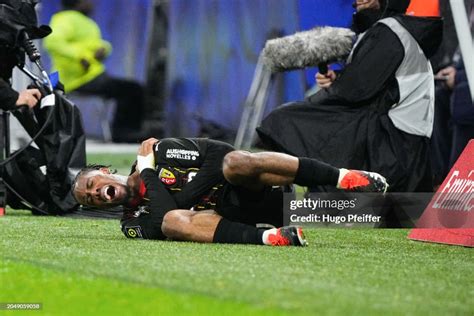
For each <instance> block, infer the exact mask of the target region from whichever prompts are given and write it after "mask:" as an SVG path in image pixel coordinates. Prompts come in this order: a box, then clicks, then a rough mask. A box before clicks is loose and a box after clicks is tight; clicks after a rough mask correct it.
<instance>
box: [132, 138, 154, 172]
mask: <svg viewBox="0 0 474 316" xmlns="http://www.w3.org/2000/svg"><path fill="white" fill-rule="evenodd" d="M157 142H158V139H156V138H148V139H147V140H145V141H143V142H142V144H141V145H140V148H138V155H137V169H138V172H140V173H141V172H142V171H143V170H145V169H147V168H150V169H155V154H154V150H153V147H154V145H155V144H156V143H157Z"/></svg>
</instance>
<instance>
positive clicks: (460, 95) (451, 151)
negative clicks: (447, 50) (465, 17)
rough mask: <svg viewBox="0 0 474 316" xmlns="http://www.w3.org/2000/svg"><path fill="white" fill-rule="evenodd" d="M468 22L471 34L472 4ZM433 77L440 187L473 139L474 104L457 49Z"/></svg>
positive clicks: (434, 145) (436, 170)
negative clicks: (447, 64)
mask: <svg viewBox="0 0 474 316" xmlns="http://www.w3.org/2000/svg"><path fill="white" fill-rule="evenodd" d="M470 22H471V32H472V33H473V34H474V5H472V7H471V9H470ZM435 78H436V79H437V84H436V102H435V119H434V127H433V136H432V138H431V150H432V157H433V159H432V168H433V176H434V182H435V184H441V183H442V182H443V180H444V178H445V177H446V176H447V174H448V172H449V170H450V169H451V168H452V166H453V165H454V163H455V162H456V160H457V159H458V157H459V155H460V154H461V152H462V150H463V149H464V147H465V146H466V145H467V143H468V142H469V140H470V139H473V138H474V104H473V103H472V98H471V94H470V91H469V84H468V82H467V76H466V71H465V69H464V63H463V61H462V58H461V54H460V52H459V49H458V50H457V51H456V53H455V54H454V57H453V62H452V64H451V65H450V66H448V67H445V68H443V69H441V70H440V71H439V72H438V73H437V75H436V77H435Z"/></svg>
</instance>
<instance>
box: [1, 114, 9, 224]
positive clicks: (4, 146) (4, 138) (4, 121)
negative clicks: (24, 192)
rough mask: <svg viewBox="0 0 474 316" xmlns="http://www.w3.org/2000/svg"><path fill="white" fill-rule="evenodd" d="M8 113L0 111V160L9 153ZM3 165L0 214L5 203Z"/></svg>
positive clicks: (3, 211) (3, 210)
mask: <svg viewBox="0 0 474 316" xmlns="http://www.w3.org/2000/svg"><path fill="white" fill-rule="evenodd" d="M9 114H10V113H8V112H4V111H0V116H1V117H0V162H1V161H4V160H5V158H7V156H8V153H9V150H10V149H9V147H10V141H9V133H8V129H9ZM3 172H4V168H3V166H0V216H3V215H5V208H6V205H7V188H6V187H5V184H4V183H3Z"/></svg>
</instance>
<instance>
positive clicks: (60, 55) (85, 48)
mask: <svg viewBox="0 0 474 316" xmlns="http://www.w3.org/2000/svg"><path fill="white" fill-rule="evenodd" d="M62 5H63V9H64V10H63V11H60V12H58V13H56V14H55V15H53V17H52V18H51V22H50V26H51V28H52V29H53V33H52V34H51V35H50V36H49V37H48V38H47V39H45V41H44V45H45V47H46V49H47V50H48V52H49V54H50V55H51V59H52V62H53V68H54V69H55V70H57V71H59V74H60V78H61V81H62V83H63V84H64V86H65V89H66V92H71V91H74V90H75V91H78V92H81V93H85V94H93V95H99V96H103V97H105V98H113V99H115V100H116V101H117V110H116V113H115V117H114V120H113V123H112V138H113V140H114V141H117V142H122V141H137V140H139V139H140V138H143V137H144V136H145V135H144V134H143V133H141V131H140V129H141V121H142V117H143V109H144V91H143V88H142V87H141V86H140V85H139V84H138V83H136V82H133V81H129V80H124V79H118V78H113V77H111V76H109V75H108V74H107V73H106V71H105V65H104V60H105V59H106V58H107V56H108V55H109V54H110V52H111V50H112V47H111V45H110V43H108V42H107V41H105V40H103V39H102V36H101V32H100V29H99V26H98V25H97V24H96V23H95V22H94V21H93V20H92V19H91V18H89V15H90V14H91V13H92V11H93V9H94V5H93V3H92V1H91V0H62Z"/></svg>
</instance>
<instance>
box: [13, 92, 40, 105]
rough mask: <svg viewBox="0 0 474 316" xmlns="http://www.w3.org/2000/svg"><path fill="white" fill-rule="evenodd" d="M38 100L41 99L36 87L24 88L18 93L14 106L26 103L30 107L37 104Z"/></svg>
mask: <svg viewBox="0 0 474 316" xmlns="http://www.w3.org/2000/svg"><path fill="white" fill-rule="evenodd" d="M39 100H41V92H40V91H39V90H38V89H26V90H23V91H21V92H20V94H19V95H18V100H16V106H23V105H26V106H28V107H29V108H30V109H32V108H34V107H35V106H36V104H38V101H39Z"/></svg>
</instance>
